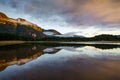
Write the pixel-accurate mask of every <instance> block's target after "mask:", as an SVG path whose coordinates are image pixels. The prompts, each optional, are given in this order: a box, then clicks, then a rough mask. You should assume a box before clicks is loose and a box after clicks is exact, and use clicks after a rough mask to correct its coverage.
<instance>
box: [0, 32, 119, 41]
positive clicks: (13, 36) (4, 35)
mask: <svg viewBox="0 0 120 80" xmlns="http://www.w3.org/2000/svg"><path fill="white" fill-rule="evenodd" d="M0 40H1V41H2V40H25V41H76V42H77V41H120V37H118V36H114V35H98V36H95V37H91V38H85V37H84V38H81V37H53V36H51V37H50V36H49V37H41V38H32V37H26V36H21V35H16V34H9V33H0Z"/></svg>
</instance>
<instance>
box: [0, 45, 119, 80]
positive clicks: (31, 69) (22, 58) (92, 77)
mask: <svg viewBox="0 0 120 80" xmlns="http://www.w3.org/2000/svg"><path fill="white" fill-rule="evenodd" d="M119 66H120V47H119V46H118V45H77V46H73V45H70V46H52V45H50V46H45V45H41V44H22V45H13V46H3V47H0V80H120V74H119V73H120V67H119Z"/></svg>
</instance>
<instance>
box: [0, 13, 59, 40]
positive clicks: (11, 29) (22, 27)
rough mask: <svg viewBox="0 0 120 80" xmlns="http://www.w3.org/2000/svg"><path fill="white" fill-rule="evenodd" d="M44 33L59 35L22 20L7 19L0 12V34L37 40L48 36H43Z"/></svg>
mask: <svg viewBox="0 0 120 80" xmlns="http://www.w3.org/2000/svg"><path fill="white" fill-rule="evenodd" d="M45 32H50V33H53V35H57V34H60V33H59V32H57V31H56V30H44V29H42V28H41V27H39V26H37V25H36V24H33V23H31V22H29V21H26V20H25V19H22V18H18V19H13V18H9V17H8V16H7V15H5V14H4V13H2V12H0V34H14V35H19V36H23V37H30V38H34V39H38V38H42V37H47V36H49V35H47V34H45Z"/></svg>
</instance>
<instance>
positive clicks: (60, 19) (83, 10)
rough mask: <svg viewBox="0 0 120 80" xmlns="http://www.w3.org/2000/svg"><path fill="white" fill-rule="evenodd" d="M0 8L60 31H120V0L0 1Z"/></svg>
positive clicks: (10, 15)
mask: <svg viewBox="0 0 120 80" xmlns="http://www.w3.org/2000/svg"><path fill="white" fill-rule="evenodd" d="M0 11H1V12H4V13H5V14H7V15H8V16H9V17H12V18H19V17H21V18H24V19H26V20H28V21H30V22H33V23H35V24H37V25H39V26H40V27H42V28H44V29H56V30H57V31H59V32H61V33H63V34H64V33H69V32H76V33H78V34H79V35H84V36H88V37H90V36H94V35H99V34H119V33H120V0H0Z"/></svg>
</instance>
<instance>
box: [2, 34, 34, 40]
mask: <svg viewBox="0 0 120 80" xmlns="http://www.w3.org/2000/svg"><path fill="white" fill-rule="evenodd" d="M4 40H25V41H31V40H34V39H33V38H30V37H24V36H21V35H16V34H10V33H0V41H4Z"/></svg>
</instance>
